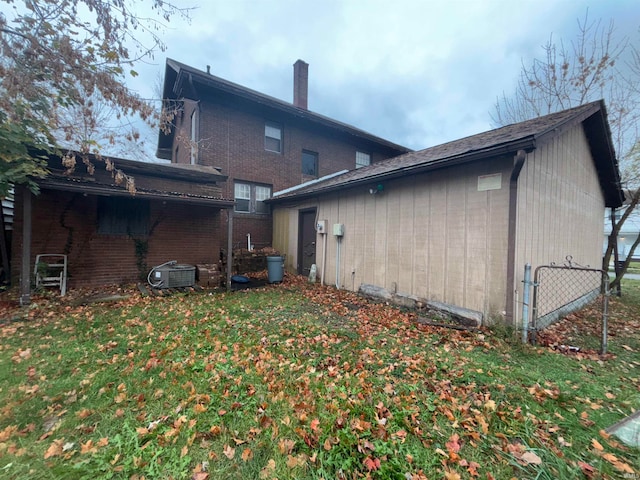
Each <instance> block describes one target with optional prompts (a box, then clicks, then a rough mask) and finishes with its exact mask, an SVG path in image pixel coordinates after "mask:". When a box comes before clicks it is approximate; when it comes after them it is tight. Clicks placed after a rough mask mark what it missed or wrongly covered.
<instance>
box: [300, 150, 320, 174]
mask: <svg viewBox="0 0 640 480" xmlns="http://www.w3.org/2000/svg"><path fill="white" fill-rule="evenodd" d="M302 173H303V174H304V175H311V176H313V177H317V176H318V154H317V153H314V152H302Z"/></svg>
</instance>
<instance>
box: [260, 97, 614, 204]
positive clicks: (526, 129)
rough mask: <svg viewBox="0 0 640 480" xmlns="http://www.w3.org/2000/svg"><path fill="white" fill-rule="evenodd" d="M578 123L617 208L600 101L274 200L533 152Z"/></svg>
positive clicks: (609, 201)
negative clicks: (585, 134) (585, 133)
mask: <svg viewBox="0 0 640 480" xmlns="http://www.w3.org/2000/svg"><path fill="white" fill-rule="evenodd" d="M578 122H584V125H585V131H586V132H587V137H588V138H589V143H590V147H591V150H592V153H593V156H594V158H595V159H596V168H597V170H598V173H599V176H600V183H601V186H602V188H603V192H605V197H606V200H607V204H608V205H607V206H617V205H616V204H617V203H618V202H619V201H620V199H621V196H620V195H621V191H620V187H619V183H620V179H619V173H618V164H617V160H616V158H615V153H614V151H613V147H612V145H611V136H610V132H609V127H608V124H607V122H606V110H605V107H604V102H602V101H596V102H592V103H588V104H585V105H581V106H579V107H575V108H571V109H568V110H563V111H561V112H557V113H552V114H550V115H545V116H543V117H537V118H534V119H531V120H526V121H524V122H520V123H515V124H511V125H506V126H504V127H501V128H497V129H495V130H490V131H488V132H484V133H479V134H477V135H472V136H470V137H465V138H461V139H459V140H455V141H452V142H448V143H444V144H442V145H437V146H435V147H430V148H426V149H424V150H418V151H415V152H410V153H406V154H404V155H400V156H397V157H394V158H390V159H388V160H384V161H381V162H377V163H374V164H372V165H370V166H368V167H363V168H359V169H355V170H351V171H349V172H347V173H345V174H343V175H339V176H336V177H333V178H330V179H327V180H326V181H322V182H318V183H315V184H313V185H309V186H306V187H303V188H300V189H297V190H294V191H290V192H287V193H284V194H282V195H279V196H277V197H275V198H274V199H272V200H271V201H272V202H279V201H284V200H285V199H291V198H300V197H309V196H314V195H317V194H320V193H324V192H329V191H335V190H339V189H342V188H347V187H349V186H354V185H359V184H364V183H373V182H376V181H379V180H381V179H390V178H396V177H401V176H406V175H412V174H416V173H419V172H423V171H427V170H433V169H436V168H443V167H448V166H451V165H457V164H460V163H466V162H472V161H477V160H482V159H486V158H490V157H495V156H498V155H508V154H515V152H517V151H518V150H525V151H532V150H534V149H535V148H536V146H537V144H539V143H540V142H542V141H544V139H545V138H547V137H549V136H551V135H555V134H556V133H558V132H559V131H562V130H563V129H564V128H568V127H571V126H573V125H575V124H577V123H578Z"/></svg>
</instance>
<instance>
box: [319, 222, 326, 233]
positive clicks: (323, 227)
mask: <svg viewBox="0 0 640 480" xmlns="http://www.w3.org/2000/svg"><path fill="white" fill-rule="evenodd" d="M316 231H317V232H318V233H322V234H324V233H327V221H326V220H318V223H317V224H316Z"/></svg>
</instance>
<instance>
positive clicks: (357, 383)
mask: <svg viewBox="0 0 640 480" xmlns="http://www.w3.org/2000/svg"><path fill="white" fill-rule="evenodd" d="M625 288H626V291H627V295H626V296H625V297H623V299H622V300H614V301H613V302H612V305H611V310H612V315H611V322H610V323H611V330H612V336H611V338H610V343H609V351H610V354H609V355H607V356H606V357H603V358H601V357H599V356H598V355H597V354H596V353H589V352H586V353H583V352H580V353H578V354H563V353H560V352H559V351H557V350H554V349H553V348H552V347H524V346H522V345H520V344H519V343H518V342H517V341H516V338H517V336H514V335H512V334H510V333H509V332H508V331H506V330H492V331H489V330H487V331H484V332H481V333H478V332H474V333H471V332H460V331H455V330H449V329H443V328H433V327H426V326H421V325H419V324H417V323H416V322H415V319H416V315H415V314H414V313H410V312H403V311H400V310H398V309H396V308H393V307H390V306H388V305H385V304H380V303H374V302H369V301H366V300H364V299H363V298H361V297H358V296H356V295H354V294H351V293H347V292H343V291H336V290H335V289H333V288H329V287H324V288H323V287H319V286H309V285H307V284H306V283H305V282H304V281H303V280H301V279H299V278H295V277H288V276H287V277H286V279H285V282H284V283H283V284H280V285H275V286H267V287H264V288H260V289H256V290H247V291H240V292H233V293H230V294H227V293H212V294H189V295H175V296H172V297H167V298H156V297H154V298H142V297H140V296H139V295H138V294H137V293H135V292H134V290H130V291H128V292H127V293H129V294H130V295H131V296H130V298H128V299H125V300H122V301H120V302H118V303H110V304H94V305H89V306H74V302H73V295H71V296H70V297H69V298H66V299H65V300H63V301H60V300H59V299H57V298H55V297H54V296H42V297H36V298H35V299H34V304H35V305H34V306H33V307H31V308H29V310H28V313H27V314H26V318H17V319H16V318H12V317H15V315H16V310H15V308H14V307H13V306H12V305H13V304H12V303H10V302H9V303H7V302H5V303H0V318H2V316H4V317H5V318H6V319H5V320H3V321H0V334H1V335H2V344H1V345H0V478H43V479H46V478H52V479H53V478H56V479H57V478H68V479H75V478H124V479H133V480H135V479H138V480H139V479H142V478H146V479H157V478H160V479H169V478H172V479H182V478H184V479H198V480H204V479H207V478H208V479H225V478H234V479H235V478H237V479H252V478H261V479H271V478H279V479H288V478H291V479H293V478H295V479H301V478H325V479H335V478H338V479H352V478H380V479H401V480H406V479H409V480H411V479H415V480H418V479H425V478H429V479H441V478H445V479H450V480H451V479H461V478H481V479H509V478H532V479H533V478H538V479H556V478H567V479H573V478H587V479H598V478H627V479H628V478H640V460H639V459H640V452H638V450H637V449H630V448H628V447H626V446H624V445H623V444H621V443H619V442H618V441H617V440H616V439H615V437H611V436H609V435H608V434H606V433H605V432H604V429H605V428H606V427H608V426H610V425H611V424H613V423H615V422H616V421H618V420H620V419H622V418H624V417H625V416H627V415H629V414H631V413H632V412H634V411H635V410H637V409H638V408H640V353H639V352H640V285H639V284H638V283H635V284H632V283H630V284H626V285H625ZM76 303H77V302H76ZM22 315H24V314H22ZM11 318H12V319H11ZM567 321H568V322H571V320H570V319H569V320H567ZM573 323H574V324H575V321H574V322H573ZM565 327H566V330H567V331H568V332H570V333H571V332H572V327H571V326H567V325H566V324H565ZM562 335H563V333H562V328H560V327H557V331H556V332H555V333H553V334H552V335H551V337H550V338H551V340H549V342H548V343H550V344H551V345H552V346H553V345H557V344H564V343H567V344H570V341H569V340H565V339H564V338H563V337H562Z"/></svg>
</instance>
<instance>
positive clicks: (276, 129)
mask: <svg viewBox="0 0 640 480" xmlns="http://www.w3.org/2000/svg"><path fill="white" fill-rule="evenodd" d="M264 149H265V150H269V151H270V152H277V153H281V152H282V126H281V125H279V124H277V123H273V122H266V123H265V124H264Z"/></svg>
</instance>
